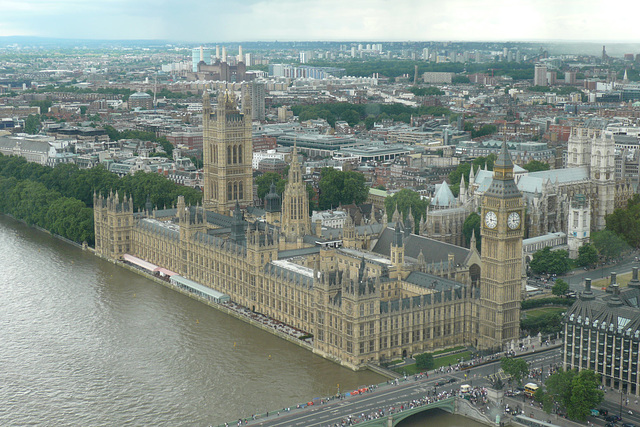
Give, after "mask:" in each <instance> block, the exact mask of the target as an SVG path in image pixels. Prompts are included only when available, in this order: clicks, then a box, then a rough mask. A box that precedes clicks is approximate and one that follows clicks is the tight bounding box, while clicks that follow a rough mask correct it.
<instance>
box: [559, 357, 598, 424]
mask: <svg viewBox="0 0 640 427" xmlns="http://www.w3.org/2000/svg"><path fill="white" fill-rule="evenodd" d="M600 384H601V380H600V375H599V374H596V373H595V372H594V371H591V370H589V369H585V370H582V371H580V372H579V373H578V375H576V376H575V377H574V378H573V381H571V404H570V405H569V406H568V407H567V416H568V417H569V418H571V419H574V420H579V421H584V420H586V419H587V417H588V416H589V415H590V413H591V409H592V408H595V407H596V406H598V405H599V404H600V403H602V400H603V399H604V392H603V391H602V390H600V389H599V388H598V387H599V386H600Z"/></svg>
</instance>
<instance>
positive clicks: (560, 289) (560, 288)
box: [551, 279, 569, 297]
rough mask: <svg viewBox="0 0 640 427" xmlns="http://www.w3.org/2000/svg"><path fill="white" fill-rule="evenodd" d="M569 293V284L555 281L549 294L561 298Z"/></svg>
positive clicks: (559, 280) (558, 280)
mask: <svg viewBox="0 0 640 427" xmlns="http://www.w3.org/2000/svg"><path fill="white" fill-rule="evenodd" d="M567 292H569V284H568V283H567V282H565V281H564V280H562V279H557V280H556V283H554V284H553V287H552V288H551V293H552V294H554V295H557V296H559V297H563V296H565V295H566V294H567Z"/></svg>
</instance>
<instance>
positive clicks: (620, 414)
mask: <svg viewBox="0 0 640 427" xmlns="http://www.w3.org/2000/svg"><path fill="white" fill-rule="evenodd" d="M618 415H619V416H620V419H622V390H620V413H619V414H618Z"/></svg>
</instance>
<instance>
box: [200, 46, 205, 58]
mask: <svg viewBox="0 0 640 427" xmlns="http://www.w3.org/2000/svg"><path fill="white" fill-rule="evenodd" d="M202 61H204V47H203V46H202V45H200V62H202Z"/></svg>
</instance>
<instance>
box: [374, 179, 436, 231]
mask: <svg viewBox="0 0 640 427" xmlns="http://www.w3.org/2000/svg"><path fill="white" fill-rule="evenodd" d="M427 206H429V202H428V201H427V200H424V199H422V198H421V197H420V194H418V193H417V192H415V191H413V190H409V189H408V188H403V189H402V190H400V191H398V192H397V193H395V194H393V195H391V196H388V197H387V198H386V199H385V200H384V207H385V210H386V212H387V218H388V219H389V221H391V219H392V218H393V214H394V213H395V211H396V208H397V209H398V213H399V214H400V215H401V217H402V221H405V220H406V219H407V215H409V210H411V214H412V215H413V223H414V225H415V227H416V229H415V230H414V232H417V231H419V229H418V227H419V226H420V219H421V218H424V217H425V216H426V214H427Z"/></svg>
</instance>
